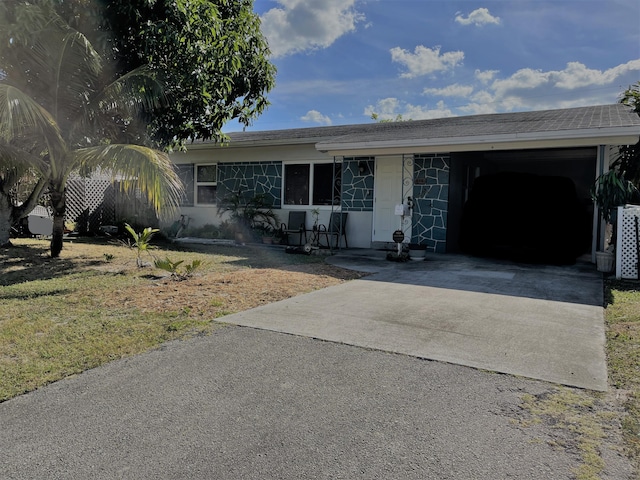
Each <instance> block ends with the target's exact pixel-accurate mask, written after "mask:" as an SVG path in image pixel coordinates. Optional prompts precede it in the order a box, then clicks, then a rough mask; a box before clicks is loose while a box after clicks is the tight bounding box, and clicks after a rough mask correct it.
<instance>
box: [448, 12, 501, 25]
mask: <svg viewBox="0 0 640 480" xmlns="http://www.w3.org/2000/svg"><path fill="white" fill-rule="evenodd" d="M456 22H458V23H459V24H460V25H471V24H473V25H476V26H477V27H482V26H483V25H489V24H494V25H499V24H500V17H494V16H493V15H491V14H490V13H489V9H487V8H478V9H477V10H474V11H473V12H471V13H470V14H469V16H467V17H466V18H465V17H464V16H462V15H461V14H460V13H459V12H458V15H456Z"/></svg>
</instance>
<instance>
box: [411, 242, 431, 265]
mask: <svg viewBox="0 0 640 480" xmlns="http://www.w3.org/2000/svg"><path fill="white" fill-rule="evenodd" d="M426 255H427V246H426V245H423V244H420V243H410V244H409V258H410V259H411V260H416V261H419V260H424V259H425V257H426Z"/></svg>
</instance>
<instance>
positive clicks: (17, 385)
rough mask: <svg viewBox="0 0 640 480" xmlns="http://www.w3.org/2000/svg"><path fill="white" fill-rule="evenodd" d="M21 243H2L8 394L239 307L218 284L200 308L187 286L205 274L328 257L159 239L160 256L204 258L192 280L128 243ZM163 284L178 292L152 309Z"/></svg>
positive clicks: (1, 368)
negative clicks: (53, 252)
mask: <svg viewBox="0 0 640 480" xmlns="http://www.w3.org/2000/svg"><path fill="white" fill-rule="evenodd" d="M14 243H15V244H16V246H15V247H12V248H9V249H0V401H4V400H7V399H9V398H12V397H14V396H16V395H20V394H22V393H25V392H28V391H31V390H34V389H36V388H39V387H41V386H43V385H46V384H48V383H51V382H54V381H56V380H59V379H62V378H64V377H67V376H70V375H74V374H77V373H80V372H82V371H84V370H87V369H89V368H93V367H96V366H98V365H101V364H103V363H105V362H108V361H111V360H114V359H118V358H122V357H126V356H130V355H134V354H137V353H140V352H144V351H146V350H149V349H151V348H154V347H157V346H158V345H160V344H162V343H164V342H166V341H168V340H172V339H177V338H184V337H186V336H191V335H194V334H198V333H202V332H208V331H211V329H212V328H214V325H215V324H213V323H212V319H214V318H219V317H222V316H224V315H226V314H228V313H230V312H232V311H235V309H236V308H235V306H234V305H230V304H229V303H228V302H227V301H226V300H225V298H223V297H220V298H218V297H216V296H215V291H213V294H212V298H211V299H210V300H207V303H208V306H207V308H208V310H206V311H205V312H204V313H203V311H202V310H200V311H199V312H197V311H193V309H192V308H191V305H190V304H189V303H188V299H187V300H186V302H187V303H186V304H182V303H180V299H181V297H182V295H181V293H182V291H183V290H184V289H188V288H190V289H191V290H190V292H191V293H193V292H195V294H198V293H200V292H202V291H203V290H206V289H207V286H206V285H205V286H201V285H200V284H199V283H198V282H202V281H203V280H201V279H199V278H198V276H201V275H212V274H213V275H215V274H225V273H229V272H234V271H238V270H243V269H244V270H246V269H259V268H263V267H274V266H278V267H281V268H283V266H284V268H286V266H287V265H293V264H299V263H314V262H315V263H320V262H321V261H322V259H319V258H309V257H306V256H302V255H286V254H284V252H282V251H276V250H274V251H271V252H268V253H265V251H264V250H259V249H254V248H250V247H247V248H237V247H235V248H234V247H223V248H213V249H212V248H211V247H208V248H207V247H200V248H199V251H182V250H176V249H174V248H173V247H171V246H164V247H162V248H157V249H156V250H154V255H156V257H158V258H164V257H167V256H168V257H170V258H172V259H175V260H182V259H183V260H184V261H185V263H189V262H192V261H193V260H200V261H202V262H203V266H202V267H201V268H200V269H198V271H197V275H194V278H192V279H191V280H193V281H192V282H191V281H180V282H173V283H172V282H171V280H169V279H167V278H160V277H159V275H166V272H163V271H161V270H157V269H154V268H152V267H146V268H137V266H136V254H135V252H134V251H133V250H131V249H128V248H126V247H124V246H122V245H117V244H113V243H108V242H105V241H99V240H94V241H89V240H83V241H75V242H74V243H73V244H66V245H65V248H64V250H63V253H62V255H61V258H58V259H51V258H49V257H48V251H47V243H46V242H44V241H37V240H17V241H15V242H14ZM143 260H145V259H144V258H143ZM149 260H150V257H149ZM201 271H202V274H201ZM200 278H202V277H200ZM156 285H162V286H164V287H165V290H166V291H168V292H169V293H170V294H172V293H174V290H175V292H178V293H177V294H176V295H174V296H173V297H171V296H167V297H166V298H168V300H166V302H168V305H167V303H163V304H161V305H160V306H156V308H151V309H150V310H147V306H149V304H151V303H152V302H153V301H154V300H158V295H155V293H156V291H154V290H153V289H154V288H157V287H156ZM136 294H137V295H136ZM207 294H208V291H207Z"/></svg>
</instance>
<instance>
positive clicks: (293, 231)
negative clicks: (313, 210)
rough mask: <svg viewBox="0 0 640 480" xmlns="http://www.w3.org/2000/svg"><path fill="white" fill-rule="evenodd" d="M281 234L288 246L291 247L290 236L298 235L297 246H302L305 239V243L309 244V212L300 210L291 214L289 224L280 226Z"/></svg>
mask: <svg viewBox="0 0 640 480" xmlns="http://www.w3.org/2000/svg"><path fill="white" fill-rule="evenodd" d="M280 233H281V234H282V238H283V239H284V241H285V243H286V244H287V245H291V243H290V242H289V235H298V243H297V244H296V245H302V238H303V237H304V243H307V212H305V211H299V210H297V211H293V212H289V222H288V223H286V224H285V223H283V224H282V225H280Z"/></svg>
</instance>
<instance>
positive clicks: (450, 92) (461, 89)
mask: <svg viewBox="0 0 640 480" xmlns="http://www.w3.org/2000/svg"><path fill="white" fill-rule="evenodd" d="M422 93H423V94H425V95H434V96H439V97H468V96H469V95H471V93H473V87H472V86H471V85H458V84H457V83H454V84H453V85H448V86H446V87H444V88H425V89H424V90H423V91H422Z"/></svg>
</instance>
